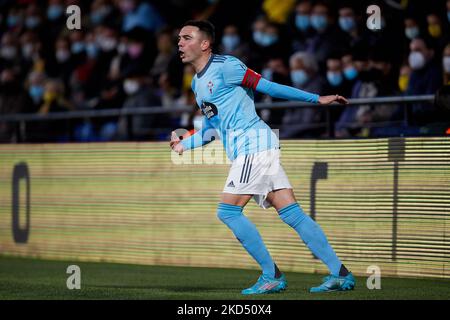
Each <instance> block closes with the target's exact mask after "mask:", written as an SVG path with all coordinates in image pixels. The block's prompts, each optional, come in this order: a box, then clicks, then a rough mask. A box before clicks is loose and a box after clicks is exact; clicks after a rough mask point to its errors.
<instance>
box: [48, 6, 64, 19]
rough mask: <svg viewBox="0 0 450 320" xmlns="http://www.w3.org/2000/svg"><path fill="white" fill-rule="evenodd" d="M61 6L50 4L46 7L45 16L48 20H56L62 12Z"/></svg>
mask: <svg viewBox="0 0 450 320" xmlns="http://www.w3.org/2000/svg"><path fill="white" fill-rule="evenodd" d="M63 11H64V9H63V7H62V6H60V5H57V4H54V5H51V6H49V7H48V9H47V18H48V19H49V20H57V19H58V18H60V17H61V16H62V14H63Z"/></svg>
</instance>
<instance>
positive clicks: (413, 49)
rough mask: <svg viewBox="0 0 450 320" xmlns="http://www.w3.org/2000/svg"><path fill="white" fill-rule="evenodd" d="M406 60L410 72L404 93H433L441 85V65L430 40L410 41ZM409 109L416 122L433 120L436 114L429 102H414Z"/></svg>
mask: <svg viewBox="0 0 450 320" xmlns="http://www.w3.org/2000/svg"><path fill="white" fill-rule="evenodd" d="M408 62H409V66H410V67H411V69H412V72H411V77H410V79H409V84H408V88H407V89H406V94H407V95H423V94H435V93H436V91H437V90H438V89H439V88H440V86H441V85H442V67H441V66H439V64H438V63H437V61H436V59H435V51H434V49H433V48H432V44H431V42H430V41H429V40H428V39H426V38H424V39H422V38H417V39H414V40H413V41H411V44H410V54H409V58H408ZM411 111H412V116H413V119H414V122H415V123H416V124H424V123H427V122H430V121H433V120H434V119H435V116H436V114H435V111H436V110H435V108H434V106H433V105H432V104H430V103H415V104H413V105H412V110H411Z"/></svg>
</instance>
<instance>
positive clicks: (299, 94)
mask: <svg viewBox="0 0 450 320" xmlns="http://www.w3.org/2000/svg"><path fill="white" fill-rule="evenodd" d="M256 91H258V92H261V93H263V94H267V95H269V96H271V97H273V98H279V99H286V100H297V101H305V102H310V103H318V102H319V95H318V94H315V93H311V92H307V91H303V90H300V89H297V88H294V87H290V86H285V85H282V84H279V83H276V82H272V81H269V80H266V79H261V81H259V82H258V84H257V88H256Z"/></svg>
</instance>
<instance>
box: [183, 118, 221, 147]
mask: <svg viewBox="0 0 450 320" xmlns="http://www.w3.org/2000/svg"><path fill="white" fill-rule="evenodd" d="M209 130H215V129H214V127H213V126H211V125H210V123H209V121H208V120H207V119H206V117H205V116H203V125H202V128H201V129H200V130H198V131H197V132H196V133H194V134H193V135H191V136H189V137H187V138H186V139H184V140H182V141H181V142H180V143H181V145H182V146H183V149H184V150H190V149H195V148H198V147H201V146H204V145H205V144H208V143H210V142H211V141H213V140H211V137H212V136H214V134H211V132H209Z"/></svg>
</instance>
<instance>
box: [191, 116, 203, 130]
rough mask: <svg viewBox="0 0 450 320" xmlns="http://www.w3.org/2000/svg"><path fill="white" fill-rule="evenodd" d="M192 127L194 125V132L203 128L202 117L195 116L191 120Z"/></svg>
mask: <svg viewBox="0 0 450 320" xmlns="http://www.w3.org/2000/svg"><path fill="white" fill-rule="evenodd" d="M192 122H193V125H194V129H195V130H200V129H201V128H202V126H203V117H202V116H195V117H194V119H193V120H192Z"/></svg>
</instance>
